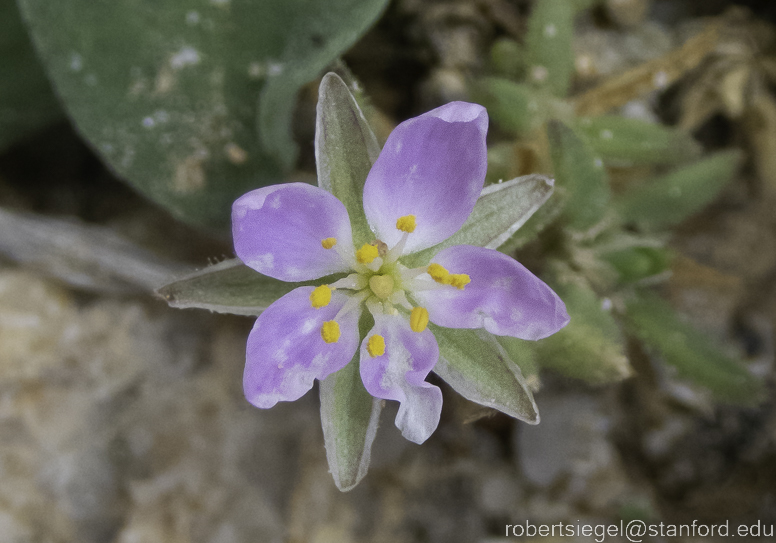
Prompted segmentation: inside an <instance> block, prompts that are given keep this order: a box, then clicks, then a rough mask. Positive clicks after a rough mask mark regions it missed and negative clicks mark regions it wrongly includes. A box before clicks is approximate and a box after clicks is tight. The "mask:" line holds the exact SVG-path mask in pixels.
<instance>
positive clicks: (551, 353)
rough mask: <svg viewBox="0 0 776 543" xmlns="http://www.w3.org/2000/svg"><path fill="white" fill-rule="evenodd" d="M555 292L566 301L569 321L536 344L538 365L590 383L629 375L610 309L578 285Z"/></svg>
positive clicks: (606, 381)
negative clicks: (606, 308) (605, 307)
mask: <svg viewBox="0 0 776 543" xmlns="http://www.w3.org/2000/svg"><path fill="white" fill-rule="evenodd" d="M555 291H556V292H557V293H558V296H560V297H561V299H562V300H563V302H564V303H565V304H566V310H567V311H568V313H569V316H570V317H571V320H570V321H569V323H568V324H567V325H566V327H565V328H563V329H562V330H560V331H559V332H556V333H555V334H553V335H551V336H550V337H548V338H545V339H543V340H541V341H538V342H537V343H536V352H537V359H538V362H539V365H540V366H541V367H542V368H549V369H552V370H554V371H556V372H558V373H560V374H562V375H565V376H567V377H573V378H575V379H581V380H583V381H587V382H588V383H591V384H603V383H611V382H615V381H621V380H622V379H625V378H626V377H629V376H630V375H631V374H632V373H633V370H632V369H631V367H630V364H629V363H628V359H627V358H626V356H625V348H624V342H623V338H622V334H621V332H620V329H619V327H618V326H617V323H616V321H615V320H614V317H613V316H612V314H611V312H609V311H607V310H605V309H604V308H603V307H602V304H603V302H602V300H601V299H600V298H599V297H598V296H597V295H596V294H595V293H594V292H593V291H592V290H590V289H588V288H586V287H583V286H580V285H573V284H570V285H564V286H561V287H556V288H555Z"/></svg>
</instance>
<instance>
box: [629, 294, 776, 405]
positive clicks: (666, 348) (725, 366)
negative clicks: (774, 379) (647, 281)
mask: <svg viewBox="0 0 776 543" xmlns="http://www.w3.org/2000/svg"><path fill="white" fill-rule="evenodd" d="M626 317H627V323H628V328H629V329H630V331H631V332H632V333H633V334H635V335H636V336H637V337H638V338H640V339H641V340H642V341H643V342H644V344H645V345H646V346H647V347H648V348H650V349H652V350H654V351H656V352H658V353H659V354H660V355H662V357H663V358H664V359H665V361H666V362H667V363H668V364H670V365H671V366H673V367H674V368H676V370H677V371H678V373H679V376H680V377H683V378H686V379H689V380H691V381H693V382H695V383H697V384H699V385H701V386H704V387H706V388H708V389H709V390H711V392H712V393H713V394H714V396H715V397H717V398H718V399H719V400H722V401H727V402H732V403H738V404H756V403H758V402H759V401H761V400H762V399H763V395H764V386H763V382H762V381H761V380H759V379H757V378H756V377H754V376H753V375H752V374H751V373H749V372H748V371H747V370H746V369H745V368H744V367H743V365H742V364H741V363H740V362H739V361H737V360H734V359H733V358H730V357H729V356H727V355H725V354H724V353H723V352H722V350H721V349H720V348H719V346H717V345H715V344H714V342H713V341H712V339H711V338H709V337H707V336H706V335H705V334H703V333H701V332H699V331H698V330H697V329H695V328H693V327H692V326H691V325H689V324H688V323H686V322H685V321H683V320H682V319H680V318H679V316H678V315H677V314H676V312H674V310H673V308H672V307H671V306H670V305H669V304H668V303H667V302H665V301H664V300H662V299H660V298H659V297H658V296H656V295H654V294H651V293H648V292H642V293H639V296H638V297H635V298H633V299H632V300H630V301H629V302H628V304H627V312H626Z"/></svg>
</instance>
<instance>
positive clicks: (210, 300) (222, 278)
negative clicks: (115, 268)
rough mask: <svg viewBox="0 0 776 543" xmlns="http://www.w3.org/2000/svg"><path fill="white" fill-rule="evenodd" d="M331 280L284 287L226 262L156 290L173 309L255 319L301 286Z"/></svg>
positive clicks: (235, 261) (237, 263) (328, 280)
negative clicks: (207, 310) (230, 314)
mask: <svg viewBox="0 0 776 543" xmlns="http://www.w3.org/2000/svg"><path fill="white" fill-rule="evenodd" d="M331 282H333V279H332V277H331V276H329V277H323V278H321V279H318V280H316V281H308V282H305V283H286V282H284V281H279V280H277V279H273V278H272V277H267V276H266V275H262V274H260V273H259V272H257V271H254V270H252V269H251V268H249V267H248V266H246V265H245V264H243V263H242V262H241V261H240V260H239V259H236V258H235V259H232V260H225V261H223V262H220V263H218V264H215V265H213V266H209V267H207V268H205V269H204V270H201V271H198V272H194V273H192V274H191V275H188V276H186V277H182V278H180V279H178V280H177V281H174V282H172V283H170V284H168V285H165V286H163V287H161V288H159V289H157V291H156V293H157V294H158V295H159V296H161V297H162V298H164V299H165V300H166V301H167V303H169V304H170V306H172V307H177V308H180V309H187V308H200V309H209V310H210V311H216V312H218V313H233V314H236V315H258V314H259V313H261V312H262V311H264V310H265V309H267V307H269V306H270V305H271V304H272V302H274V301H275V300H277V299H278V298H280V297H281V296H283V295H284V294H287V293H289V292H291V291H292V290H294V289H295V288H297V287H300V286H306V285H319V284H324V283H331Z"/></svg>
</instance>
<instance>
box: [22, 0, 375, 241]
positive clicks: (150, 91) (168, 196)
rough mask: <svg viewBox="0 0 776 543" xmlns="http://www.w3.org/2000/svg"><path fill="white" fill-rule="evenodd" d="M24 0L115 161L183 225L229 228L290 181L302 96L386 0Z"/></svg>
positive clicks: (79, 112)
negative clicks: (253, 199) (255, 199)
mask: <svg viewBox="0 0 776 543" xmlns="http://www.w3.org/2000/svg"><path fill="white" fill-rule="evenodd" d="M18 3H19V6H20V8H21V11H22V14H23V15H24V18H25V20H26V22H27V24H28V27H29V29H30V32H31V35H32V37H33V41H34V42H35V45H36V46H37V49H38V53H39V56H40V57H41V59H42V61H43V64H44V66H45V68H46V70H47V72H48V75H49V78H50V79H51V81H52V82H53V84H54V86H55V89H56V91H57V94H58V95H59V97H60V98H61V100H62V102H63V105H64V107H65V110H66V112H67V113H68V115H69V116H70V117H71V118H72V120H73V121H74V123H75V125H76V127H77V128H78V130H79V131H80V132H81V134H82V135H83V136H84V137H85V139H86V140H87V141H88V142H89V143H90V144H91V145H92V147H93V148H94V149H95V150H96V151H97V152H98V153H99V154H100V156H101V157H102V158H103V160H105V161H106V162H107V163H108V164H109V165H110V167H111V168H112V169H113V170H115V171H116V173H117V174H118V175H120V176H121V177H122V178H124V179H125V180H127V181H128V182H129V183H131V184H132V185H134V186H135V187H136V188H138V189H139V190H140V191H141V192H143V193H144V194H145V195H146V196H149V197H150V198H152V199H153V200H155V201H156V202H158V203H160V204H161V205H163V206H165V207H166V208H167V209H169V210H170V211H172V213H173V214H175V215H176V216H178V217H179V218H182V219H184V220H186V221H189V222H192V223H196V224H200V225H206V226H209V227H221V228H223V227H225V226H226V225H227V224H228V220H229V211H230V206H231V204H232V202H233V201H234V200H235V198H236V197H238V196H240V195H241V194H243V193H245V192H247V191H248V190H251V189H254V188H257V187H259V186H263V185H268V184H272V183H277V182H279V181H281V180H282V168H281V167H280V166H281V165H282V166H285V167H288V166H289V164H290V163H291V162H292V160H293V158H292V157H293V155H294V153H295V148H294V145H293V142H291V141H290V136H289V134H290V128H289V127H290V121H291V112H292V110H293V108H294V105H295V101H296V94H297V90H298V89H299V87H300V86H301V85H302V84H303V83H305V82H307V81H310V80H312V79H313V78H315V77H316V76H317V75H318V73H319V71H320V70H321V69H323V67H324V66H325V65H326V64H327V63H328V62H330V61H331V60H333V59H334V58H335V57H336V56H337V55H338V54H340V53H341V52H342V51H343V50H344V49H345V48H347V47H348V46H349V45H350V44H352V43H353V41H354V40H355V39H356V37H357V36H358V35H359V33H360V32H362V31H363V30H364V29H365V28H366V27H367V26H368V24H370V23H371V22H372V21H373V20H374V17H376V16H377V14H378V13H379V11H380V9H381V8H382V6H383V5H384V4H385V0H369V1H366V2H365V1H362V0H325V1H318V2H312V1H310V0H288V1H286V2H275V1H273V2H254V1H252V0H229V1H213V2H204V3H196V2H192V1H191V0H171V1H168V2H157V1H155V0H114V1H112V2H93V1H91V0H60V1H57V2H48V1H45V0H19V1H18ZM262 87H264V91H263V96H262V98H261V100H259V94H260V92H261V91H262ZM260 112H261V113H263V117H262V122H261V123H260V124H261V126H262V130H266V131H267V133H266V134H262V135H261V137H262V138H263V140H262V141H263V142H265V143H266V142H268V141H270V142H272V143H273V144H272V145H271V146H269V148H270V152H268V151H267V150H266V148H265V145H263V144H262V141H260V140H259V134H257V130H256V124H257V116H258V115H259V113H260ZM266 117H269V119H268V118H266ZM289 157H291V159H289Z"/></svg>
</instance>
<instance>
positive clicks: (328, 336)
mask: <svg viewBox="0 0 776 543" xmlns="http://www.w3.org/2000/svg"><path fill="white" fill-rule="evenodd" d="M340 335H341V332H340V327H339V324H337V321H326V322H324V323H323V326H321V337H322V338H323V341H325V342H326V343H337V342H338V341H339V338H340Z"/></svg>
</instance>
